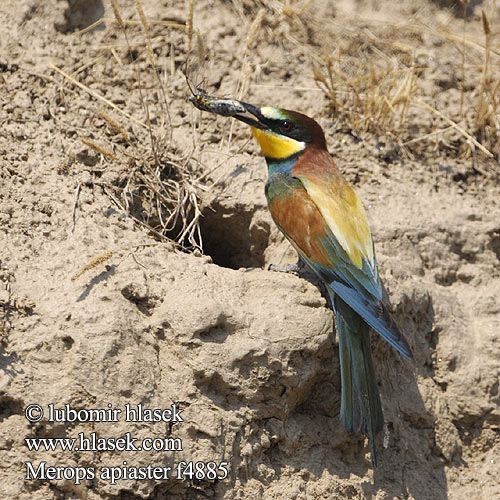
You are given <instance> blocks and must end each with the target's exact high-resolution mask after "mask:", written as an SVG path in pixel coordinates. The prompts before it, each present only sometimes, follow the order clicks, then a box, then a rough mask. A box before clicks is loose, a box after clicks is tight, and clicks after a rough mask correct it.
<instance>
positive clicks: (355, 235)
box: [191, 96, 412, 466]
mask: <svg viewBox="0 0 500 500" xmlns="http://www.w3.org/2000/svg"><path fill="white" fill-rule="evenodd" d="M214 99H215V100H216V98H214ZM191 100H192V101H193V102H194V103H195V105H197V104H198V103H197V102H196V96H194V97H193V98H192V99H191ZM220 101H221V102H220V106H218V107H217V106H212V105H211V104H210V103H208V109H207V102H208V101H207V102H205V101H204V102H203V105H204V108H203V109H205V110H208V111H212V112H218V111H219V109H218V108H219V107H222V108H223V111H224V112H223V113H220V114H224V116H233V117H234V118H237V119H238V120H240V121H243V122H245V123H247V124H248V125H250V127H251V130H252V134H253V135H254V137H255V138H256V139H257V142H258V143H259V145H260V148H261V150H262V153H263V154H264V157H265V159H266V162H267V166H268V180H267V183H266V186H265V193H266V198H267V202H268V205H269V210H270V212H271V215H272V218H273V219H274V222H275V223H276V225H277V226H278V228H279V229H280V231H281V232H282V233H283V234H284V235H285V237H286V238H287V239H288V240H289V241H290V243H291V244H292V245H293V247H294V248H295V250H296V251H297V253H298V254H299V260H302V261H303V262H305V263H306V264H307V265H308V266H309V267H310V268H311V269H312V271H314V273H316V275H317V276H318V277H319V278H320V279H321V280H322V281H323V282H324V283H325V285H326V289H327V290H328V294H329V296H330V300H331V304H332V307H333V310H334V312H335V318H336V325H337V334H338V342H339V353H340V370H341V372H340V373H341V382H342V396H341V410H340V413H341V418H342V422H343V423H344V425H345V427H346V429H347V430H348V432H357V431H359V430H360V429H362V430H363V432H364V433H365V434H367V436H368V438H369V441H370V447H371V455H372V464H373V465H374V466H375V465H376V453H375V435H376V433H377V432H379V431H380V430H381V429H382V427H383V423H384V418H383V413H382V406H381V403H380V395H379V391H378V387H377V381H376V378H375V371H374V367H373V361H372V356H371V349H370V327H371V328H373V329H374V330H375V331H376V332H377V333H379V334H380V335H381V336H382V337H383V338H384V339H385V340H387V341H388V342H389V343H390V344H391V345H392V346H393V347H394V348H395V349H397V350H398V351H399V352H400V353H401V354H402V355H403V356H405V357H406V358H408V359H412V354H411V351H410V348H409V347H408V344H407V343H406V341H405V339H404V338H403V337H402V335H401V333H400V331H399V329H398V327H397V326H396V323H395V322H394V320H393V319H392V317H391V315H390V313H389V311H388V310H387V308H386V307H385V305H384V304H383V303H382V285H381V282H380V278H379V274H378V268H377V261H376V258H375V250H374V246H373V240H372V236H371V232H370V228H369V226H368V220H367V217H366V213H365V209H364V208H363V205H362V203H361V201H360V200H359V198H358V197H357V196H356V193H355V192H354V190H353V189H352V187H351V186H350V185H349V184H348V183H347V181H346V180H345V179H344V177H343V176H342V174H341V172H340V170H339V169H338V168H337V166H336V165H335V162H334V160H333V158H332V157H331V156H330V154H329V153H328V150H327V146H326V141H325V135H324V133H323V130H322V129H321V127H320V126H319V125H318V123H316V122H315V121H314V120H312V119H311V118H309V117H307V116H305V115H303V114H301V113H297V112H295V111H288V110H285V109H276V108H271V107H262V108H258V107H256V106H253V105H251V104H247V103H244V102H241V101H234V100H224V99H221V100H220Z"/></svg>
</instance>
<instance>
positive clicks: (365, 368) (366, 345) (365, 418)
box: [329, 291, 384, 466]
mask: <svg viewBox="0 0 500 500" xmlns="http://www.w3.org/2000/svg"><path fill="white" fill-rule="evenodd" d="M329 293H330V299H331V300H332V304H333V306H334V309H335V315H336V324H337V334H338V340H339V352H340V375H341V381H342V400H341V409H340V415H341V418H342V422H343V424H344V426H345V427H346V429H347V431H348V432H358V431H359V430H360V429H361V430H362V431H363V432H364V433H365V434H366V435H367V436H368V439H369V441H370V448H371V455H372V464H373V466H376V462H377V458H376V452H375V435H376V434H377V432H379V431H380V430H382V427H383V425H384V416H383V412H382V405H381V403H380V395H379V392H378V387H377V380H376V378H375V370H374V367H373V361H372V355H371V348H370V327H369V326H368V325H367V324H366V323H365V321H364V320H363V319H362V318H361V317H360V316H359V314H357V313H356V312H355V311H353V310H352V309H351V308H350V307H349V306H348V305H347V304H346V303H345V302H344V301H343V300H342V299H341V298H340V297H338V296H334V294H333V293H332V292H331V291H329Z"/></svg>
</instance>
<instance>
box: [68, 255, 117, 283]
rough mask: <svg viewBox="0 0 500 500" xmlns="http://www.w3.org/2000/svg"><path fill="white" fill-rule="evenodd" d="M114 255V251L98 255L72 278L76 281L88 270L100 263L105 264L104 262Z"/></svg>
mask: <svg viewBox="0 0 500 500" xmlns="http://www.w3.org/2000/svg"><path fill="white" fill-rule="evenodd" d="M111 257H113V252H106V253H104V254H102V255H98V256H97V257H94V258H93V259H92V260H91V261H90V262H89V263H88V264H86V265H85V267H84V268H83V269H80V271H78V272H77V273H76V274H75V275H74V276H73V277H72V278H71V281H76V280H77V279H78V278H79V277H80V276H82V275H83V274H84V273H86V272H87V271H90V270H91V269H94V268H95V267H97V266H98V265H100V264H103V263H104V262H106V261H108V260H109V259H111Z"/></svg>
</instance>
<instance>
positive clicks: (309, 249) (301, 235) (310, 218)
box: [266, 174, 411, 358]
mask: <svg viewBox="0 0 500 500" xmlns="http://www.w3.org/2000/svg"><path fill="white" fill-rule="evenodd" d="M318 192H319V193H321V190H320V189H318V190H317V191H315V196H316V197H318V194H317V193H318ZM266 196H267V199H268V203H269V209H270V211H271V215H272V217H273V219H274V221H275V222H276V224H277V226H278V227H279V229H280V230H281V231H282V232H283V234H284V235H285V236H286V237H287V239H288V240H290V242H291V243H292V244H293V246H294V247H295V249H296V250H297V252H298V253H299V254H300V255H301V256H302V258H303V259H304V261H305V262H307V264H308V265H309V267H311V269H312V270H313V271H314V272H315V273H316V274H317V275H318V276H320V278H321V279H322V280H323V281H325V283H326V284H327V285H328V286H329V287H330V288H331V289H332V290H333V291H334V292H335V293H336V294H338V295H339V296H340V297H341V298H342V299H343V300H344V301H345V302H346V303H347V304H349V305H350V306H351V307H352V309H354V310H355V311H356V312H357V313H358V314H359V315H360V316H361V317H362V318H363V319H364V320H365V321H366V322H367V323H368V324H369V325H370V326H371V327H372V328H373V329H374V330H375V331H377V332H378V333H379V334H380V335H381V336H382V337H384V338H385V339H386V340H387V341H388V342H389V343H390V344H391V345H393V346H394V347H395V348H396V349H397V350H398V351H399V352H401V354H403V355H404V356H406V357H407V358H411V352H410V350H409V347H408V345H407V344H406V342H405V340H404V339H403V337H402V336H401V334H400V332H399V330H398V328H397V326H396V324H395V323H394V321H393V319H392V318H391V315H390V313H389V312H388V311H387V309H386V308H385V306H384V305H383V304H382V301H381V298H382V291H381V285H380V282H379V280H378V273H377V266H376V261H375V256H374V255H373V246H371V247H370V248H371V253H369V251H368V248H367V245H366V243H367V242H366V241H365V242H364V243H363V241H360V242H359V243H356V238H357V237H358V236H357V235H361V236H359V238H360V239H361V238H363V235H364V238H365V239H366V238H367V236H366V234H368V238H369V242H370V245H372V243H371V235H370V233H369V229H368V224H367V222H366V215H365V214H364V210H363V212H362V214H361V215H359V213H358V214H357V217H358V218H356V217H355V216H352V217H353V219H354V221H361V223H362V224H364V225H365V227H366V230H365V231H368V233H366V232H365V231H363V229H361V230H360V231H358V232H356V228H355V227H354V226H355V222H347V223H344V224H342V221H340V220H339V218H338V216H337V215H336V214H332V212H333V211H334V210H335V209H338V210H340V211H342V210H343V212H341V213H343V215H344V216H345V217H350V215H349V214H350V212H349V209H346V208H345V207H344V208H342V203H339V202H338V200H335V202H334V203H333V204H332V205H330V206H329V207H326V208H325V207H323V210H321V209H320V208H319V207H318V204H317V202H316V200H315V199H314V198H313V196H311V195H310V193H309V190H308V189H307V187H305V185H304V184H303V182H302V180H301V179H298V178H295V177H291V176H286V175H282V174H274V175H272V176H270V178H269V181H268V183H267V185H266ZM354 196H355V195H354ZM323 202H324V204H325V201H324V200H323ZM357 203H358V205H356V203H355V202H354V201H352V203H351V205H352V206H353V207H356V206H358V207H359V206H361V204H360V202H359V201H357ZM351 210H354V208H351ZM323 212H326V213H328V214H329V217H330V219H331V220H334V221H336V222H335V223H336V227H335V231H337V232H338V231H339V230H343V231H344V233H343V241H347V242H348V244H349V245H350V246H348V247H347V248H348V249H351V252H352V251H353V250H352V249H353V248H357V252H359V254H360V255H361V265H360V266H358V265H356V263H355V262H353V260H352V259H351V257H350V255H349V254H348V253H347V251H346V249H345V248H344V246H343V245H342V244H341V243H340V242H339V240H338V238H337V236H336V233H335V232H334V230H333V229H332V228H331V227H330V221H328V220H327V218H326V217H325V216H324V215H323ZM346 228H349V229H348V231H351V232H350V233H349V232H348V233H347V234H346V233H345V231H346ZM346 245H347V244H346ZM356 245H357V246H356ZM354 252H355V255H356V250H354ZM372 256H373V257H372Z"/></svg>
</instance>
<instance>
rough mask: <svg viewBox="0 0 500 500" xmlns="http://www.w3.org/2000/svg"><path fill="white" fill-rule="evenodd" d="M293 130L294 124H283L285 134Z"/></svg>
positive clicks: (282, 128) (285, 121)
mask: <svg viewBox="0 0 500 500" xmlns="http://www.w3.org/2000/svg"><path fill="white" fill-rule="evenodd" d="M292 128H293V124H292V122H289V121H287V120H284V121H282V122H281V130H283V132H290V130H292Z"/></svg>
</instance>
